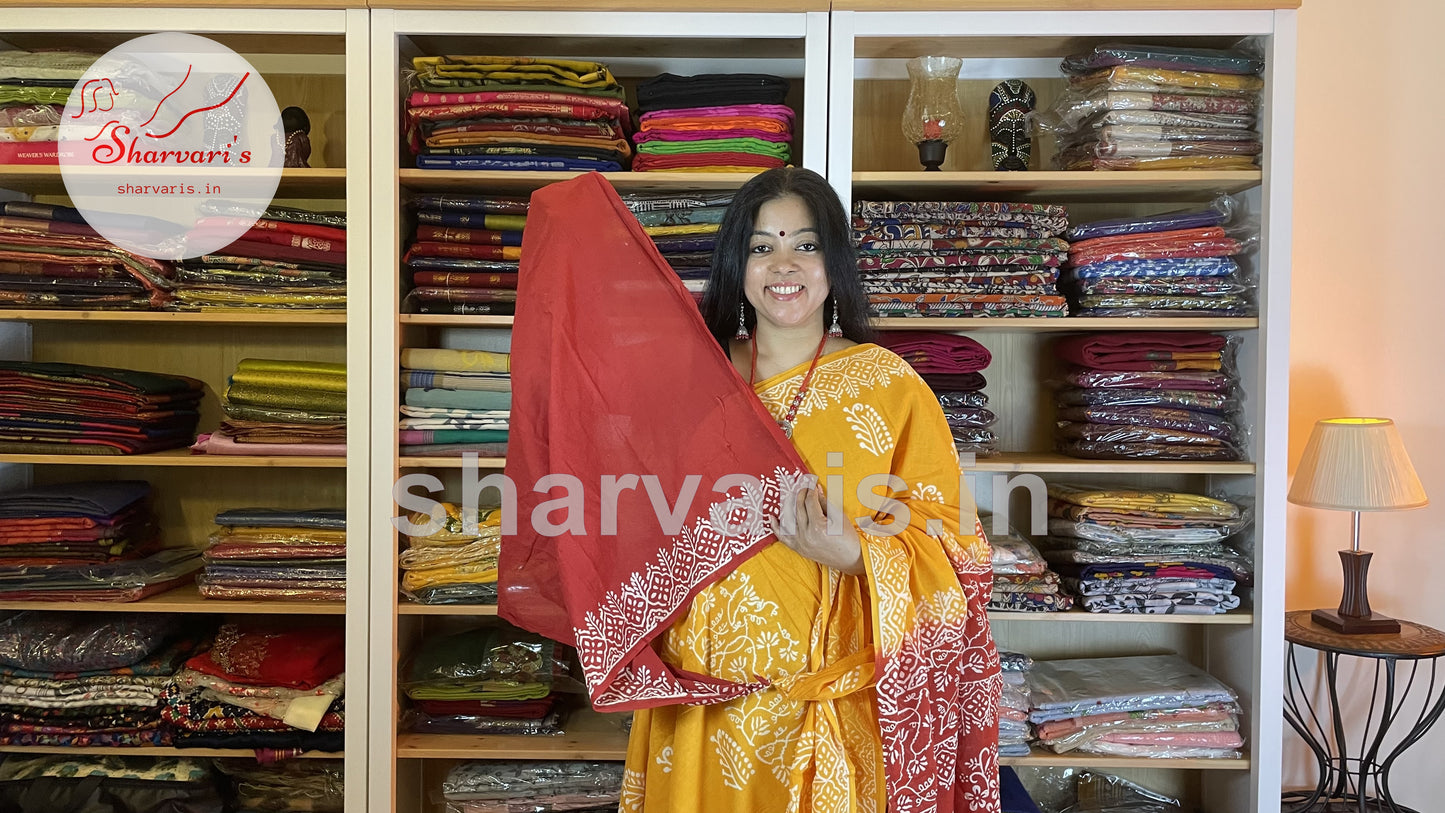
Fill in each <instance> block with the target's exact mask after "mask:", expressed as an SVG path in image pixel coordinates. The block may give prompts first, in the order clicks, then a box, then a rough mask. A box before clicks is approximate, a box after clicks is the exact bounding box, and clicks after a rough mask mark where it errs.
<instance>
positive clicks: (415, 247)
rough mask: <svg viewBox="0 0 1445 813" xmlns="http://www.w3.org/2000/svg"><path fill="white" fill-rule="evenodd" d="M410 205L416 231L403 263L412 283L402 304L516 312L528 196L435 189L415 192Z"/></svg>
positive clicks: (419, 309) (415, 309)
mask: <svg viewBox="0 0 1445 813" xmlns="http://www.w3.org/2000/svg"><path fill="white" fill-rule="evenodd" d="M411 205H412V206H413V207H415V211H416V222H417V226H416V233H415V235H414V238H415V239H414V240H413V241H412V243H411V245H409V246H408V247H407V250H406V254H405V255H403V256H402V264H403V265H404V266H406V269H407V270H408V271H410V272H411V284H412V289H411V290H410V291H409V292H407V295H406V297H405V299H404V300H403V302H402V310H403V311H404V312H408V313H447V314H454V315H501V316H508V315H511V314H513V313H515V312H516V307H517V272H518V269H519V268H520V266H521V259H522V229H523V228H524V227H525V226H526V225H527V205H528V204H527V199H526V198H509V197H496V196H476V195H451V194H441V193H435V194H425V195H418V196H417V197H415V198H413V199H412V201H411Z"/></svg>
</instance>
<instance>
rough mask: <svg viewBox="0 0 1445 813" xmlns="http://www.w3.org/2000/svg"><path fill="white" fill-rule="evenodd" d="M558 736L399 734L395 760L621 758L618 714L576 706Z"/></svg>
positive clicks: (624, 748) (622, 739) (623, 749)
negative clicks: (603, 712)
mask: <svg viewBox="0 0 1445 813" xmlns="http://www.w3.org/2000/svg"><path fill="white" fill-rule="evenodd" d="M565 728H566V730H567V733H566V734H563V735H562V736H560V737H525V736H516V735H512V736H502V735H490V736H488V735H476V734H399V735H397V738H396V756H397V758H398V759H624V758H626V756H627V732H625V731H623V730H622V719H621V715H617V714H600V713H598V712H595V711H592V710H591V709H579V710H577V711H574V712H573V713H572V715H571V716H570V717H568V718H567V724H566V726H565Z"/></svg>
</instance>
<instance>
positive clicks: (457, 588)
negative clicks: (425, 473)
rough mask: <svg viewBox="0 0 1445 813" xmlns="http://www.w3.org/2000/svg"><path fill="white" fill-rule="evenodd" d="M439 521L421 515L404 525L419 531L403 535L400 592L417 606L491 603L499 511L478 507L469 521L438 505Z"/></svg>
mask: <svg viewBox="0 0 1445 813" xmlns="http://www.w3.org/2000/svg"><path fill="white" fill-rule="evenodd" d="M441 507H442V511H443V517H442V521H441V522H440V523H439V524H438V523H433V522H432V521H431V517H429V516H427V515H425V514H416V513H414V514H412V515H411V516H410V517H409V518H408V520H409V522H411V523H412V526H413V527H414V528H418V529H423V530H424V531H425V532H419V533H415V534H408V535H407V537H406V539H407V548H406V550H404V551H402V552H401V559H400V562H399V564H400V566H401V571H402V575H401V591H402V592H403V593H405V594H406V595H407V596H408V597H410V598H411V599H413V600H415V601H417V602H419V603H421V604H496V603H497V557H498V556H499V555H500V553H501V546H502V509H501V508H482V509H479V511H478V512H477V514H476V515H475V516H473V517H471V518H470V519H468V518H465V517H464V516H463V514H462V508H461V507H460V506H457V505H454V504H452V503H442V504H441Z"/></svg>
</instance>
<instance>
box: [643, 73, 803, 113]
mask: <svg viewBox="0 0 1445 813" xmlns="http://www.w3.org/2000/svg"><path fill="white" fill-rule="evenodd" d="M787 95H788V80H786V79H784V78H782V77H781V76H771V75H768V74H765V73H703V74H698V75H697V76H678V75H677V74H673V73H664V74H662V75H660V76H656V77H653V78H652V79H648V80H647V81H645V82H640V83H638V85H637V108H638V110H639V111H640V112H643V113H650V112H652V111H654V110H675V109H678V108H686V107H723V106H727V105H738V104H783V103H784V100H785V99H786V98H787Z"/></svg>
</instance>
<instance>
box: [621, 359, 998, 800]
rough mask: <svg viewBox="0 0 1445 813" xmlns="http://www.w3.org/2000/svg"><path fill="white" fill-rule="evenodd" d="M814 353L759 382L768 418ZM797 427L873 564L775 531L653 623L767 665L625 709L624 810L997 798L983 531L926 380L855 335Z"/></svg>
mask: <svg viewBox="0 0 1445 813" xmlns="http://www.w3.org/2000/svg"><path fill="white" fill-rule="evenodd" d="M806 368H807V365H806V364H805V365H799V366H798V367H796V368H794V369H791V370H788V371H785V372H783V373H781V374H779V375H777V376H775V377H773V378H770V379H768V380H765V381H763V382H761V383H759V384H757V385H756V387H755V390H756V392H757V394H758V396H759V398H760V399H761V400H762V402H763V404H764V406H765V407H766V408H767V409H768V411H769V412H770V413H772V415H773V416H774V417H775V418H778V417H781V416H782V415H783V413H784V412H785V411H786V409H787V408H788V405H789V404H790V403H791V401H792V399H793V397H794V395H795V394H796V393H797V390H798V386H799V384H800V383H801V380H802V376H803V374H804V372H805V370H806ZM792 440H793V443H794V445H795V446H796V448H797V450H798V452H799V454H800V455H801V456H802V458H803V460H804V462H805V463H806V464H807V467H808V469H809V470H810V471H811V472H812V473H814V474H815V475H817V476H818V477H819V478H820V480H822V482H823V485H824V487H825V490H826V493H827V496H828V499H829V500H830V501H831V502H833V503H834V504H840V505H841V506H842V508H843V514H844V516H845V517H849V518H852V519H853V520H855V521H859V520H861V521H860V522H859V531H860V538H861V540H862V542H863V553H864V560H865V566H866V574H865V575H861V576H847V575H843V574H840V573H839V572H837V571H834V570H831V569H828V568H825V567H823V566H821V565H818V564H816V563H814V562H812V561H810V560H807V559H804V558H803V557H801V556H799V555H798V554H796V553H794V552H793V551H792V550H790V549H788V548H787V547H785V546H784V545H782V544H781V543H777V542H775V543H773V544H770V545H768V546H767V547H765V548H763V549H762V550H761V551H760V552H758V553H757V554H755V555H753V556H752V557H750V558H748V559H747V560H746V561H744V562H743V563H742V564H741V565H739V566H738V567H737V568H736V569H735V570H734V571H732V572H731V573H730V574H729V575H727V576H726V577H725V578H723V579H721V580H719V581H717V582H715V583H713V584H711V585H709V586H707V587H706V588H704V589H703V590H702V591H701V592H699V593H698V594H697V596H696V597H695V598H694V599H693V601H692V603H691V605H690V607H689V608H688V609H687V611H686V612H685V614H684V615H682V616H681V617H680V618H679V619H678V620H677V621H676V622H674V623H673V625H672V626H671V627H670V628H669V629H668V631H667V632H666V633H665V634H664V635H663V636H662V637H661V638H659V640H658V642H657V645H656V646H657V651H658V652H659V654H660V655H661V657H662V660H663V661H664V662H665V663H667V664H668V665H670V666H672V667H673V668H674V669H675V670H677V671H678V672H685V673H695V674H700V675H706V676H709V677H714V678H721V679H724V680H727V681H732V682H735V683H738V684H752V685H757V684H759V683H765V684H766V685H765V686H764V688H761V689H759V690H757V691H754V692H752V693H750V694H748V695H746V696H744V697H741V698H738V699H734V700H730V701H727V702H723V703H716V704H712V705H690V706H689V705H673V706H662V707H658V708H651V709H643V710H639V711H637V712H636V716H635V718H634V723H633V730H632V737H631V740H630V742H629V746H628V754H627V766H626V773H625V778H624V787H623V797H622V810H623V811H624V812H625V813H644V812H645V813H664V812H665V813H723V811H729V812H732V811H749V812H750V813H785V812H789V813H790V812H791V811H807V812H810V813H853V812H854V811H877V813H884V811H890V813H913V812H914V811H982V812H983V813H990V812H991V811H997V810H998V787H997V781H998V770H997V728H998V722H997V708H998V695H999V691H1000V686H1001V684H1000V682H999V678H998V655H997V652H996V651H995V649H994V647H993V642H992V639H991V637H990V635H989V632H988V624H987V617H986V616H985V615H984V611H983V608H984V606H985V604H986V602H987V598H988V590H989V589H990V587H989V584H990V579H991V571H990V567H989V551H988V544H987V542H986V541H985V540H984V539H983V538H982V535H981V534H980V533H979V532H978V530H977V520H976V517H975V513H974V509H973V505H972V501H971V500H968V502H967V506H966V507H965V508H962V509H961V508H960V506H961V504H962V502H963V495H962V494H961V489H962V483H961V479H960V472H959V467H958V459H957V455H956V454H955V452H954V449H953V442H952V437H951V435H950V433H949V430H948V426H947V423H946V422H945V420H944V417H943V414H942V411H941V410H940V408H939V406H938V402H937V399H936V398H934V396H933V394H932V393H931V392H930V391H929V390H928V388H927V386H925V385H924V384H923V382H922V380H921V379H920V378H919V377H918V375H917V374H916V373H915V372H914V371H913V370H912V368H910V367H909V366H908V365H907V364H906V363H905V362H904V361H903V360H902V359H900V358H899V357H898V356H897V355H895V354H893V353H892V352H890V351H888V350H885V349H883V348H880V347H877V346H876V345H871V344H869V345H859V346H855V347H851V348H848V349H846V350H842V351H838V352H836V353H831V354H829V355H827V356H824V357H823V359H822V360H821V361H820V363H819V365H818V368H817V370H816V372H815V374H814V378H813V382H812V384H811V385H810V386H809V388H808V391H807V393H806V396H805V398H804V400H803V403H802V404H801V405H800V406H799V409H798V416H797V420H796V423H795V427H794V432H793V438H792ZM870 477H871V478H873V479H871V480H865V478H870ZM890 478H891V481H890ZM860 485H861V486H863V487H862V488H860ZM860 494H861V498H860ZM884 497H887V498H890V499H892V500H894V501H896V502H895V503H894V504H893V506H892V507H891V508H890V509H889V510H879V509H880V507H882V506H883V498H884ZM865 499H866V501H867V502H866V504H865V502H864V500H865ZM904 514H906V515H907V516H906V525H904V524H903V522H902V521H903V520H904V518H905V517H904ZM870 520H877V521H881V522H882V523H883V525H890V522H891V523H893V525H894V526H893V527H890V528H885V527H879V526H877V525H873V524H870ZM960 524H962V527H963V528H966V529H967V532H966V533H965V532H962V531H960Z"/></svg>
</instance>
